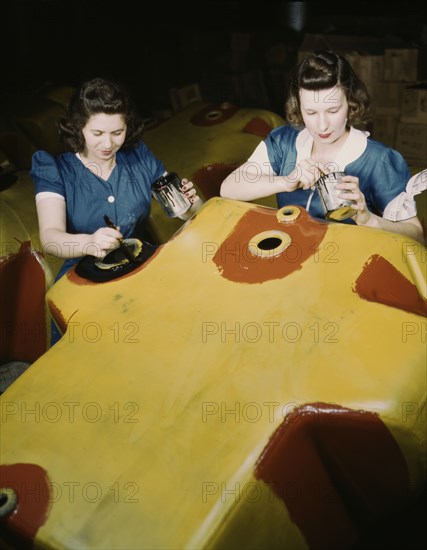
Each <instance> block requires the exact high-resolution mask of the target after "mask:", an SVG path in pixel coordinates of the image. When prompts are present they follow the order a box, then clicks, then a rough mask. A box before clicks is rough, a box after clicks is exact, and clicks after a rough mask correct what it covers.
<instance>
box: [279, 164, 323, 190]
mask: <svg viewBox="0 0 427 550" xmlns="http://www.w3.org/2000/svg"><path fill="white" fill-rule="evenodd" d="M328 171H329V170H326V168H325V165H324V164H323V163H321V162H319V161H317V160H314V159H311V158H308V159H304V160H302V161H301V162H300V163H299V164H297V165H296V166H295V168H294V169H293V170H292V172H290V174H289V175H287V176H286V184H285V189H284V191H288V192H290V191H295V190H296V189H310V188H311V187H313V185H314V184H315V182H316V181H317V180H318V179H319V178H320V176H321V175H322V172H323V173H326V172H328Z"/></svg>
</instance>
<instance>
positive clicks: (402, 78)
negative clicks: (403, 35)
mask: <svg viewBox="0 0 427 550" xmlns="http://www.w3.org/2000/svg"><path fill="white" fill-rule="evenodd" d="M384 80H387V81H391V82H414V81H416V80H418V49H417V48H401V49H395V48H385V50H384Z"/></svg>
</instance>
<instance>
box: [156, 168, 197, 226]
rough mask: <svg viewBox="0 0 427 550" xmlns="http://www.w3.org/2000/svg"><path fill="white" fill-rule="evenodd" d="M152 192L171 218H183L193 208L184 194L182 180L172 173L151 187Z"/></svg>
mask: <svg viewBox="0 0 427 550" xmlns="http://www.w3.org/2000/svg"><path fill="white" fill-rule="evenodd" d="M151 191H152V193H153V195H154V196H155V198H156V199H157V200H158V201H159V203H160V206H161V207H162V208H163V211H164V212H165V214H166V215H167V216H169V218H176V217H177V216H181V214H184V212H187V210H188V209H189V208H190V207H191V201H190V199H188V198H187V197H186V196H185V195H184V194H183V192H182V184H181V179H180V178H179V176H178V175H177V174H175V172H170V173H169V174H165V175H164V176H161V177H160V178H159V179H157V180H156V181H155V182H154V183H153V184H152V185H151Z"/></svg>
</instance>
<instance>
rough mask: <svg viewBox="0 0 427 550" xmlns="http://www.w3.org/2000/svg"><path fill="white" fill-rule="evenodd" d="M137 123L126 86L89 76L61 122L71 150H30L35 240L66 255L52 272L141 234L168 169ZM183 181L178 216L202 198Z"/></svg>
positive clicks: (100, 254)
mask: <svg viewBox="0 0 427 550" xmlns="http://www.w3.org/2000/svg"><path fill="white" fill-rule="evenodd" d="M142 129H143V123H142V119H141V118H140V117H139V115H138V113H137V111H136V109H135V107H134V105H133V103H132V101H131V98H130V96H129V95H128V93H127V91H126V90H125V89H124V88H123V87H122V86H121V85H120V84H119V83H116V82H113V81H110V80H106V79H102V78H95V79H93V80H89V81H87V82H85V83H83V84H82V86H81V87H80V88H79V89H78V90H77V91H76V92H75V94H74V96H73V97H72V98H71V100H70V103H69V106H68V109H67V112H66V114H65V116H64V117H63V118H62V119H61V120H60V121H59V132H60V136H61V138H62V141H63V142H64V143H65V144H66V146H67V148H68V149H69V150H70V152H66V153H63V154H61V155H58V156H57V157H53V156H52V155H50V154H49V153H47V152H46V151H37V152H36V153H34V155H33V159H32V167H31V172H30V174H31V177H32V179H33V181H34V183H35V187H36V206H37V215H38V222H39V234H40V240H41V244H42V246H43V247H46V246H48V245H49V251H50V253H51V254H53V253H54V254H55V255H56V256H58V257H59V258H65V262H64V264H63V265H62V266H61V269H60V271H59V273H58V275H57V279H59V277H61V276H62V275H63V274H64V273H65V272H66V271H68V270H69V269H70V268H71V267H72V266H73V265H75V264H77V262H78V261H79V260H80V259H81V258H82V257H84V256H88V255H90V256H94V257H96V258H104V257H105V256H106V255H107V254H108V253H109V252H110V251H111V250H113V249H115V248H117V246H118V244H119V242H120V241H121V240H122V239H123V238H130V237H134V238H141V236H142V235H141V234H139V233H138V231H140V230H141V228H142V227H143V222H144V221H145V220H146V219H147V218H148V216H149V213H150V207H151V200H152V191H151V185H152V183H153V182H154V181H155V180H157V179H158V178H159V177H160V176H162V175H164V174H165V173H166V168H165V166H164V165H163V163H162V162H161V161H160V160H158V159H157V158H156V157H155V155H154V154H153V153H152V152H151V151H150V150H149V149H148V148H147V146H146V145H145V143H144V142H143V141H142ZM182 185H183V192H184V194H185V195H186V196H187V197H188V198H189V200H190V202H191V203H192V205H191V207H190V209H189V210H188V211H187V212H185V213H184V214H182V215H181V216H179V217H181V218H182V219H188V218H189V217H190V216H191V215H192V214H193V213H194V212H195V211H196V210H197V209H198V208H199V206H200V204H201V202H202V201H201V199H200V198H199V197H198V195H197V194H196V190H195V188H194V186H193V184H192V182H191V181H188V180H187V179H182ZM108 218H109V219H108ZM107 221H108V222H111V223H110V224H109V225H108V224H107Z"/></svg>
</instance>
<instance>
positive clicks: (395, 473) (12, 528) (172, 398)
mask: <svg viewBox="0 0 427 550" xmlns="http://www.w3.org/2000/svg"><path fill="white" fill-rule="evenodd" d="M425 269H426V249H425V248H424V247H422V246H421V245H420V244H418V243H416V242H415V241H412V240H410V239H408V238H405V237H403V236H400V235H397V234H390V233H387V232H384V231H380V230H375V229H370V228H364V227H356V226H348V225H343V224H339V223H333V222H331V223H321V222H318V221H315V220H313V219H312V218H310V216H309V215H308V214H307V212H306V211H305V210H304V209H301V208H296V207H292V205H290V206H289V207H285V208H284V209H281V210H280V211H277V210H275V209H271V208H268V207H264V206H257V205H254V204H249V203H242V202H239V201H231V200H225V199H220V198H212V199H210V200H209V201H208V202H207V203H205V204H204V205H203V207H202V208H201V209H200V211H199V212H198V213H197V214H196V215H195V216H194V217H193V218H192V219H191V220H190V221H189V222H187V223H186V224H185V225H184V226H183V227H182V228H181V229H180V230H179V231H178V232H177V233H176V234H175V235H174V236H173V238H172V239H170V240H169V241H168V242H166V243H165V244H163V245H162V246H161V247H160V248H159V249H158V250H157V252H156V254H155V255H153V256H152V257H151V258H150V259H149V260H148V261H147V262H146V263H144V264H143V265H141V266H139V267H138V268H136V269H135V270H134V271H133V272H131V273H129V274H127V275H125V276H123V277H119V278H116V279H114V280H112V281H109V282H104V283H93V282H90V281H88V280H86V279H82V278H81V277H79V276H78V275H77V274H76V272H75V271H74V270H71V271H70V272H69V273H68V274H67V275H66V276H64V277H63V278H62V279H61V280H60V281H59V282H58V283H57V284H55V285H54V286H53V287H52V288H51V289H50V290H49V292H48V296H47V297H48V301H49V304H50V305H51V309H52V311H53V313H54V314H55V316H56V319H57V321H58V323H59V324H60V326H62V327H63V328H64V331H65V333H64V336H63V338H62V339H61V340H60V341H59V342H58V343H57V344H56V345H55V346H54V347H53V348H51V349H50V350H49V351H48V352H47V353H45V354H44V355H43V356H42V357H40V359H39V360H38V361H36V362H35V363H34V364H33V365H32V366H31V367H30V368H29V369H28V370H27V371H26V372H25V373H24V374H23V375H22V376H21V377H20V378H19V379H18V380H17V381H16V382H15V383H14V384H13V385H12V386H11V387H10V388H9V389H8V390H7V391H6V392H5V393H4V394H3V395H2V397H1V411H2V432H1V444H2V455H1V459H2V460H1V461H2V466H1V467H0V479H1V480H2V484H3V486H4V485H6V486H8V487H12V488H15V492H16V493H17V497H18V502H19V501H20V500H21V502H24V501H25V499H36V498H39V499H40V501H39V506H40V509H39V511H38V515H37V518H38V519H37V525H35V523H34V522H35V520H34V519H33V521H32V524H30V528H28V529H27V530H25V529H24V528H23V527H22V526H23V525H25V524H26V521H27V520H28V521H29V517H28V518H27V519H26V517H25V515H26V514H30V512H29V510H30V509H31V506H29V507H28V508H25V507H21V508H19V505H18V506H17V507H16V509H14V510H13V512H11V513H10V514H9V515H8V516H7V517H6V518H5V519H3V527H4V529H3V531H2V537H6V535H5V534H4V533H6V534H7V533H9V534H11V533H12V535H11V537H12V538H13V536H15V537H16V536H18V537H21V538H22V539H27V542H28V541H29V543H32V542H34V545H35V546H36V547H43V548H64V547H65V548H73V549H76V548H85V549H89V548H101V547H102V548H135V549H136V548H139V549H140V548H150V549H152V548H189V549H190V548H191V549H193V548H218V549H219V548H283V547H288V548H293V549H300V548H301V549H306V548H325V547H327V548H350V547H351V545H352V544H354V542H355V540H356V539H357V537H358V536H359V535H360V533H362V532H363V530H364V529H365V527H366V525H368V524H369V523H370V522H371V521H375V519H377V518H381V517H383V516H384V515H386V514H387V513H388V512H389V511H390V510H396V509H397V510H398V509H399V507H403V506H404V505H405V504H406V503H407V502H408V501H409V500H410V499H411V498H412V497H413V495H414V494H416V493H417V492H418V491H419V490H420V488H421V487H422V486H423V484H424V482H425V478H426V452H425V451H426V414H425V402H426V361H425V359H426V341H425V327H426V296H425V293H424V289H425V280H426V278H425ZM31 472H33V474H34V475H33V474H31ZM29 476H30V478H31V479H29ZM41 478H42V482H41V481H40V479H41ZM36 487H40V491H41V492H42V494H43V495H44V497H43V498H42V497H41V495H39V494H38V493H37V489H36ZM30 504H31V503H30ZM31 517H33V518H35V517H36V516H31Z"/></svg>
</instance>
